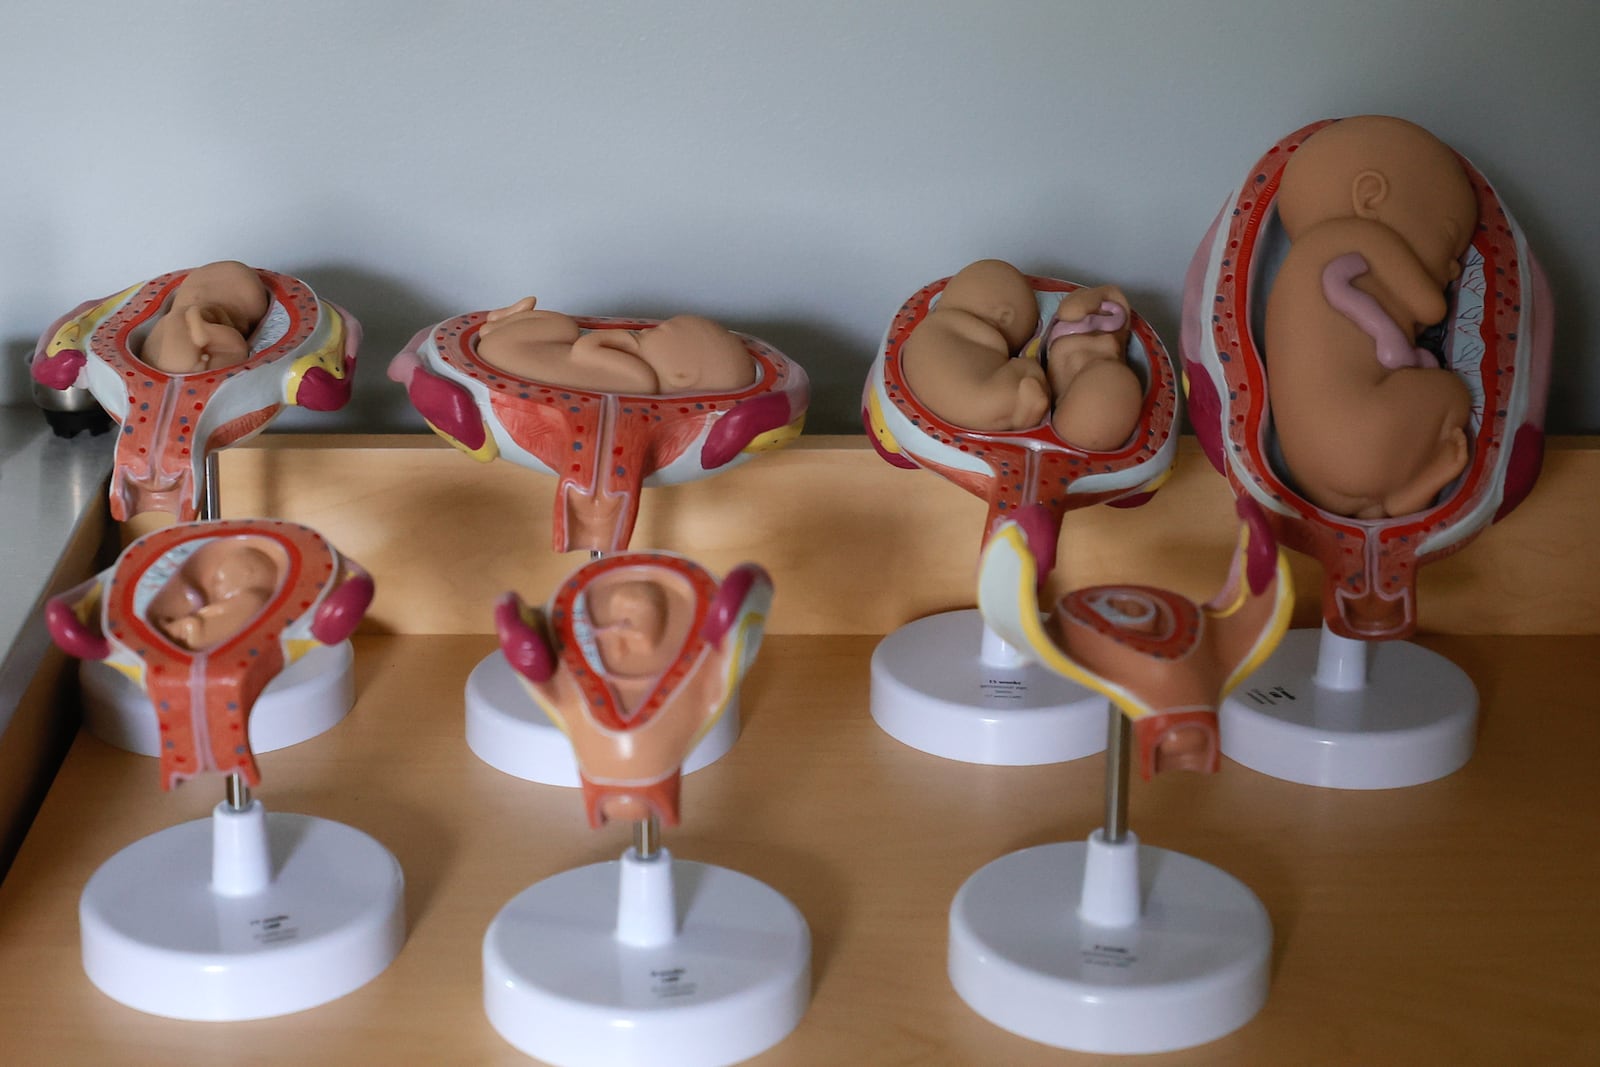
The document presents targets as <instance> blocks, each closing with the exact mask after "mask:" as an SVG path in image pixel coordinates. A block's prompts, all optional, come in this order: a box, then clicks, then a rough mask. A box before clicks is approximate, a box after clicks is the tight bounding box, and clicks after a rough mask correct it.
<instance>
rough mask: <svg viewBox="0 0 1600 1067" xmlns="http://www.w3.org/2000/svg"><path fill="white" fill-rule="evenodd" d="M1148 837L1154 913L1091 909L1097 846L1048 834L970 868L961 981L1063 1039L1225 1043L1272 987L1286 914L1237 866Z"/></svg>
mask: <svg viewBox="0 0 1600 1067" xmlns="http://www.w3.org/2000/svg"><path fill="white" fill-rule="evenodd" d="M1138 847H1139V856H1138V861H1139V862H1138V866H1139V888H1140V890H1141V892H1142V896H1143V912H1142V914H1141V915H1140V916H1139V919H1138V921H1137V922H1135V923H1134V924H1132V925H1129V926H1096V925H1094V924H1092V923H1088V922H1085V921H1084V920H1082V919H1081V918H1079V916H1078V914H1077V911H1076V904H1077V895H1078V887H1079V886H1081V885H1082V884H1083V874H1084V866H1085V862H1086V859H1087V855H1088V849H1089V845H1088V844H1087V843H1086V842H1067V843H1063V844H1056V845H1041V846H1039V847H1037V848H1030V849H1024V850H1023V851H1021V852H1013V853H1011V854H1010V855H1007V856H1002V857H1001V858H1000V859H997V860H995V861H994V862H993V863H990V864H988V865H987V866H985V867H983V868H981V869H980V870H979V871H978V872H977V873H976V874H974V875H973V876H972V877H971V878H969V879H967V881H966V884H964V885H963V886H962V887H961V889H960V891H959V892H957V893H956V898H955V902H954V903H953V904H952V905H951V907H950V981H951V983H952V984H953V985H954V986H955V989H956V992H957V993H959V994H960V995H961V998H962V999H963V1000H965V1001H966V1002H967V1004H968V1005H969V1006H970V1007H971V1008H972V1009H973V1010H974V1011H976V1012H977V1013H978V1014H979V1015H982V1016H983V1017H984V1018H986V1019H988V1020H989V1021H990V1022H992V1023H994V1024H995V1025H996V1026H999V1027H1001V1028H1003V1029H1005V1030H1009V1031H1011V1032H1012V1033H1014V1034H1020V1035H1021V1036H1023V1037H1026V1038H1029V1039H1031V1040H1034V1041H1039V1042H1043V1043H1044V1044H1047V1045H1054V1046H1056V1047H1058V1048H1069V1049H1076V1050H1079V1051H1082V1052H1099V1053H1150V1052H1166V1051H1170V1050H1173V1049H1180V1048H1189V1047H1191V1046H1194V1045H1200V1044H1204V1043H1205V1042H1207V1041H1214V1040H1216V1039H1217V1038H1219V1037H1222V1036H1223V1035H1224V1034H1228V1033H1231V1032H1232V1031H1234V1030H1237V1029H1238V1028H1239V1027H1241V1026H1243V1025H1244V1024H1245V1023H1246V1022H1248V1021H1249V1020H1250V1019H1251V1018H1252V1017H1253V1016H1254V1015H1255V1013H1256V1012H1257V1011H1259V1010H1260V1008H1261V1005H1262V1004H1264V1003H1265V1002H1266V998H1267V980H1268V977H1269V975H1268V969H1269V967H1268V965H1269V963H1270V960H1271V955H1272V923H1271V922H1270V920H1269V919H1268V918H1267V912H1266V909H1265V908H1264V907H1262V905H1261V902H1260V901H1259V900H1257V899H1256V896H1255V894H1254V893H1252V892H1251V891H1250V890H1249V889H1248V888H1247V887H1246V886H1245V885H1244V884H1243V883H1242V882H1240V881H1239V880H1238V879H1236V878H1234V877H1233V876H1232V875H1230V874H1228V873H1226V872H1224V871H1222V870H1219V869H1218V868H1216V867H1213V866H1211V865H1210V864H1209V863H1203V862H1201V861H1200V860H1197V859H1195V858H1193V857H1192V856H1185V855H1184V854H1182V853H1181V852H1169V851H1168V850H1166V849H1161V848H1151V847H1149V846H1147V845H1141V846H1138Z"/></svg>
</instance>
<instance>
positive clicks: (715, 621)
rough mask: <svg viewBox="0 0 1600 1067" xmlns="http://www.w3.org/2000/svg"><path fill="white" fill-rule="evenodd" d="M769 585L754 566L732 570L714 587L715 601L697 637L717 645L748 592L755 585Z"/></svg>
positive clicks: (768, 580)
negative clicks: (702, 636)
mask: <svg viewBox="0 0 1600 1067" xmlns="http://www.w3.org/2000/svg"><path fill="white" fill-rule="evenodd" d="M771 584H772V579H771V578H769V577H768V576H767V572H766V571H764V570H762V569H761V568H760V567H758V566H756V565H755V564H754V563H745V564H741V565H740V566H738V567H735V568H734V569H733V570H732V571H730V572H729V573H728V576H727V577H726V578H724V579H723V581H722V585H720V586H719V587H718V588H717V595H716V598H715V599H714V600H712V601H711V605H710V607H709V608H708V609H707V613H706V621H705V623H704V624H703V625H702V626H701V628H700V632H701V634H703V635H704V636H705V639H706V640H707V641H708V642H710V643H711V644H713V645H720V644H721V643H722V638H723V635H725V634H726V633H727V632H728V631H729V630H730V629H732V628H733V624H734V623H735V622H736V621H738V618H739V612H740V611H741V610H743V608H744V605H745V602H746V601H747V600H748V599H749V598H750V592H751V590H753V589H755V588H756V586H757V585H771Z"/></svg>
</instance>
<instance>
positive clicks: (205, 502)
mask: <svg viewBox="0 0 1600 1067" xmlns="http://www.w3.org/2000/svg"><path fill="white" fill-rule="evenodd" d="M217 469H218V464H217V453H215V452H211V453H208V454H207V455H206V484H205V486H204V489H203V492H202V493H201V496H200V517H201V518H202V519H205V520H206V521H207V522H211V521H214V520H216V519H220V518H222V479H221V478H219V477H218V476H217Z"/></svg>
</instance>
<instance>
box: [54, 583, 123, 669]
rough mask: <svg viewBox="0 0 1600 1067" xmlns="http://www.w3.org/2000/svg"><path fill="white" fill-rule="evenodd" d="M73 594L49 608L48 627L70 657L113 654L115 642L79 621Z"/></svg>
mask: <svg viewBox="0 0 1600 1067" xmlns="http://www.w3.org/2000/svg"><path fill="white" fill-rule="evenodd" d="M74 592H77V590H74ZM72 595H73V593H65V594H63V595H61V596H58V597H56V598H55V599H53V600H51V601H50V602H49V603H48V604H46V605H45V609H44V624H45V628H46V629H48V630H49V631H50V637H51V639H52V640H54V641H55V643H56V645H57V646H58V647H59V648H60V649H61V650H62V651H63V652H65V653H66V654H67V655H69V656H76V657H77V658H78V659H85V660H102V659H105V658H106V657H107V656H109V655H111V642H109V641H107V640H106V637H105V635H104V634H102V633H101V632H100V631H99V630H98V629H96V628H95V627H93V626H90V625H89V624H88V623H86V622H84V621H83V620H82V619H80V618H78V613H77V611H75V610H74V609H73V606H72V604H71V603H70V602H69V599H68V598H70V597H71V596H72Z"/></svg>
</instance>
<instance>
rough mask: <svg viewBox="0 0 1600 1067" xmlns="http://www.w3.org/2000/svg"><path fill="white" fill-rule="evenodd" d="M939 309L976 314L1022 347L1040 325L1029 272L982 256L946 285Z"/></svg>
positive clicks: (1008, 341)
mask: <svg viewBox="0 0 1600 1067" xmlns="http://www.w3.org/2000/svg"><path fill="white" fill-rule="evenodd" d="M936 306H937V307H939V308H950V309H955V310H957V311H965V312H968V313H969V314H972V315H976V316H977V317H978V318H980V319H982V320H983V321H985V322H987V323H989V325H991V326H993V327H995V329H997V330H999V331H1000V332H1001V334H1003V335H1004V336H1005V339H1006V343H1007V344H1008V345H1009V346H1010V347H1011V348H1012V349H1013V350H1016V349H1019V348H1021V347H1022V346H1023V345H1024V344H1026V343H1027V342H1028V339H1029V338H1030V337H1032V336H1033V331H1034V328H1035V327H1036V326H1038V324H1039V302H1038V300H1037V299H1036V298H1035V297H1034V295H1033V286H1032V285H1031V284H1030V283H1029V282H1028V278H1027V275H1025V274H1023V273H1022V272H1021V271H1019V270H1018V269H1017V268H1016V267H1013V266H1012V265H1011V264H1009V263H1007V262H1005V261H1004V260H999V259H980V260H978V262H976V263H971V264H968V265H967V266H965V267H963V268H962V269H961V270H960V271H958V272H957V273H956V274H955V276H954V277H952V278H951V279H950V281H949V282H947V283H946V284H945V287H944V292H943V293H942V294H941V295H940V296H939V303H938V305H936Z"/></svg>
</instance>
